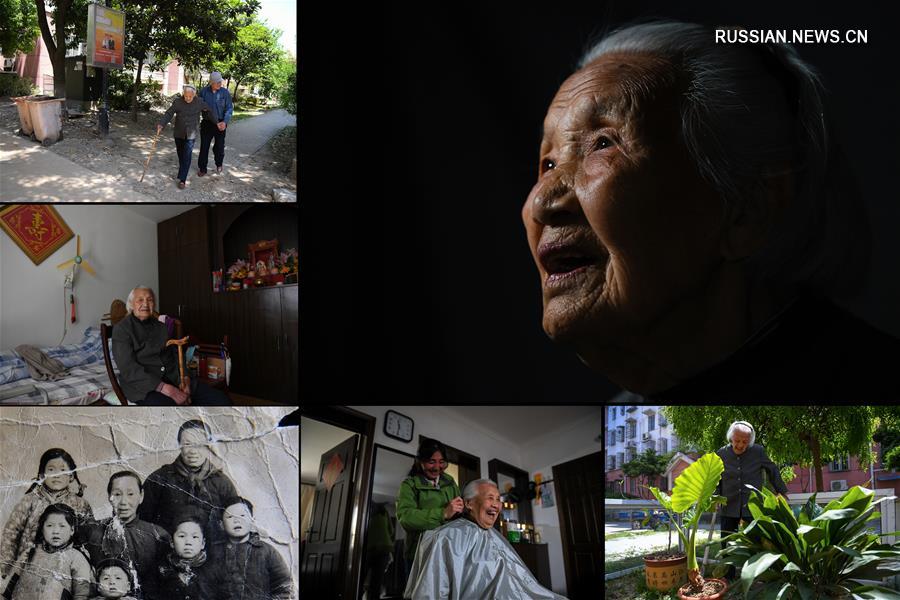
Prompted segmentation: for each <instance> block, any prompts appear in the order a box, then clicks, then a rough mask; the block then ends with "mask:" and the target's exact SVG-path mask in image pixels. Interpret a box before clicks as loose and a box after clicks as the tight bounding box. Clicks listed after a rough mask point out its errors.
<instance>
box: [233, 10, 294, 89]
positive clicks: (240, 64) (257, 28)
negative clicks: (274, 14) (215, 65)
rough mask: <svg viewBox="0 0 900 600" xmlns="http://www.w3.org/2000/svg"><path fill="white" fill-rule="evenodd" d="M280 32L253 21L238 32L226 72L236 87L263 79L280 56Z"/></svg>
mask: <svg viewBox="0 0 900 600" xmlns="http://www.w3.org/2000/svg"><path fill="white" fill-rule="evenodd" d="M280 36H281V32H280V31H279V30H277V29H269V28H268V27H267V26H266V24H265V23H262V22H260V21H257V20H255V19H254V20H253V21H252V22H251V23H250V24H248V25H247V26H245V27H243V28H241V29H240V31H238V35H237V41H236V42H235V44H234V46H233V52H232V54H231V60H230V61H228V62H227V65H226V70H227V71H228V73H229V75H230V77H231V78H232V79H234V82H235V93H234V95H235V97H237V96H238V92H237V86H238V85H240V84H241V83H256V82H258V81H261V80H263V79H265V73H266V72H267V71H268V70H269V68H270V67H271V65H272V64H273V63H274V62H275V61H276V60H278V58H279V57H280V56H281V54H282V50H281V48H280V47H279V46H278V38H279V37H280Z"/></svg>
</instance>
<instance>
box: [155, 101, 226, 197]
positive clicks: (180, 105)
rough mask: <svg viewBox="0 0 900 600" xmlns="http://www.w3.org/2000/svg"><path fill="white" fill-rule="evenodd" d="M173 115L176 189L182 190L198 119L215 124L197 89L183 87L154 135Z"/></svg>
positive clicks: (197, 129)
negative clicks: (176, 163) (176, 174)
mask: <svg viewBox="0 0 900 600" xmlns="http://www.w3.org/2000/svg"><path fill="white" fill-rule="evenodd" d="M172 115H175V123H174V127H175V149H176V150H177V151H178V187H179V188H180V189H184V186H185V182H186V181H187V175H188V171H189V170H190V169H191V153H192V152H193V151H194V140H196V139H197V132H198V131H199V129H200V117H201V115H202V117H203V118H204V119H206V120H208V121H210V122H213V123H215V121H214V120H213V117H212V115H211V113H210V111H209V106H208V105H207V104H206V102H204V101H203V100H202V99H200V98H198V97H197V88H195V87H194V86H192V85H186V86H184V91H183V92H182V94H181V96H180V97H176V98H175V100H173V101H172V106H170V107H169V110H167V111H166V114H164V115H163V119H162V121H160V122H159V123H158V124H157V125H156V134H157V135H159V133H160V132H161V131H162V130H163V128H164V127H165V126H166V124H167V123H168V122H169V121H170V120H171V119H172Z"/></svg>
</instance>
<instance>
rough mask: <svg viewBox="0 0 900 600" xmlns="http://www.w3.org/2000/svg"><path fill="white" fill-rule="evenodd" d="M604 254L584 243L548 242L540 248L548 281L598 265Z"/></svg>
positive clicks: (540, 257) (539, 254) (541, 259)
mask: <svg viewBox="0 0 900 600" xmlns="http://www.w3.org/2000/svg"><path fill="white" fill-rule="evenodd" d="M602 258H603V257H602V255H601V253H600V252H597V251H595V250H593V249H591V248H589V247H588V246H587V244H583V243H575V242H561V243H559V242H558V243H546V244H542V245H541V246H540V247H539V248H538V259H539V261H540V263H541V266H542V267H543V268H544V271H546V272H547V281H546V282H547V283H553V282H554V281H557V280H560V279H562V278H564V277H570V276H572V275H575V274H576V273H580V272H582V271H584V270H586V269H587V268H589V267H592V266H597V265H599V264H600V262H601V260H602Z"/></svg>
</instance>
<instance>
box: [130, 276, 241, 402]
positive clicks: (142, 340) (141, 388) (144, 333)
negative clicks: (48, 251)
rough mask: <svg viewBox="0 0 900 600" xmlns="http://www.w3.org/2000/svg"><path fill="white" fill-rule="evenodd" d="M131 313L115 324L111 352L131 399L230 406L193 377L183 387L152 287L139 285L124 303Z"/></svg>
mask: <svg viewBox="0 0 900 600" xmlns="http://www.w3.org/2000/svg"><path fill="white" fill-rule="evenodd" d="M125 305H126V307H127V308H128V316H127V317H125V318H124V319H122V320H121V321H119V322H118V323H117V324H116V326H115V327H113V333H112V351H113V356H114V357H115V359H116V365H118V367H119V383H120V384H121V386H122V389H123V390H124V391H125V396H126V397H127V398H128V401H129V402H133V403H135V404H139V405H143V406H175V405H176V404H193V405H196V406H227V405H229V404H231V403H230V402H229V401H228V397H227V396H226V395H225V394H223V393H222V392H220V391H218V390H215V389H213V388H211V387H209V386H208V385H206V384H204V383H202V382H200V381H197V380H196V379H194V380H190V379H189V380H188V385H187V386H186V387H185V389H184V390H182V389H179V387H178V385H177V384H176V383H173V382H177V381H178V380H179V373H178V355H177V350H176V349H175V348H174V347H173V346H169V347H167V346H166V342H167V341H168V330H167V329H166V326H165V325H163V324H162V323H161V322H160V321H159V320H158V319H157V318H155V317H154V308H155V306H156V297H155V295H154V293H153V290H152V289H150V288H149V287H146V286H138V287H136V288H134V289H133V290H131V293H129V294H128V300H127V301H126V302H125Z"/></svg>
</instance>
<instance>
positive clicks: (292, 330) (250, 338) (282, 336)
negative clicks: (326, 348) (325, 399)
mask: <svg viewBox="0 0 900 600" xmlns="http://www.w3.org/2000/svg"><path fill="white" fill-rule="evenodd" d="M213 296H214V298H213V307H214V312H215V314H216V318H217V322H218V323H217V327H218V329H219V331H220V332H221V333H220V337H221V336H222V335H225V334H227V335H228V342H229V346H230V348H231V362H232V365H231V383H230V387H231V389H232V390H234V391H235V392H237V393H240V394H246V395H248V396H253V397H255V398H262V399H264V400H275V401H277V402H285V403H296V402H297V400H298V399H297V363H298V357H297V344H298V342H297V339H298V332H297V313H298V307H297V285H296V284H289V285H283V286H281V285H279V286H272V287H266V288H257V289H250V290H242V291H240V292H220V293H218V294H213Z"/></svg>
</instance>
